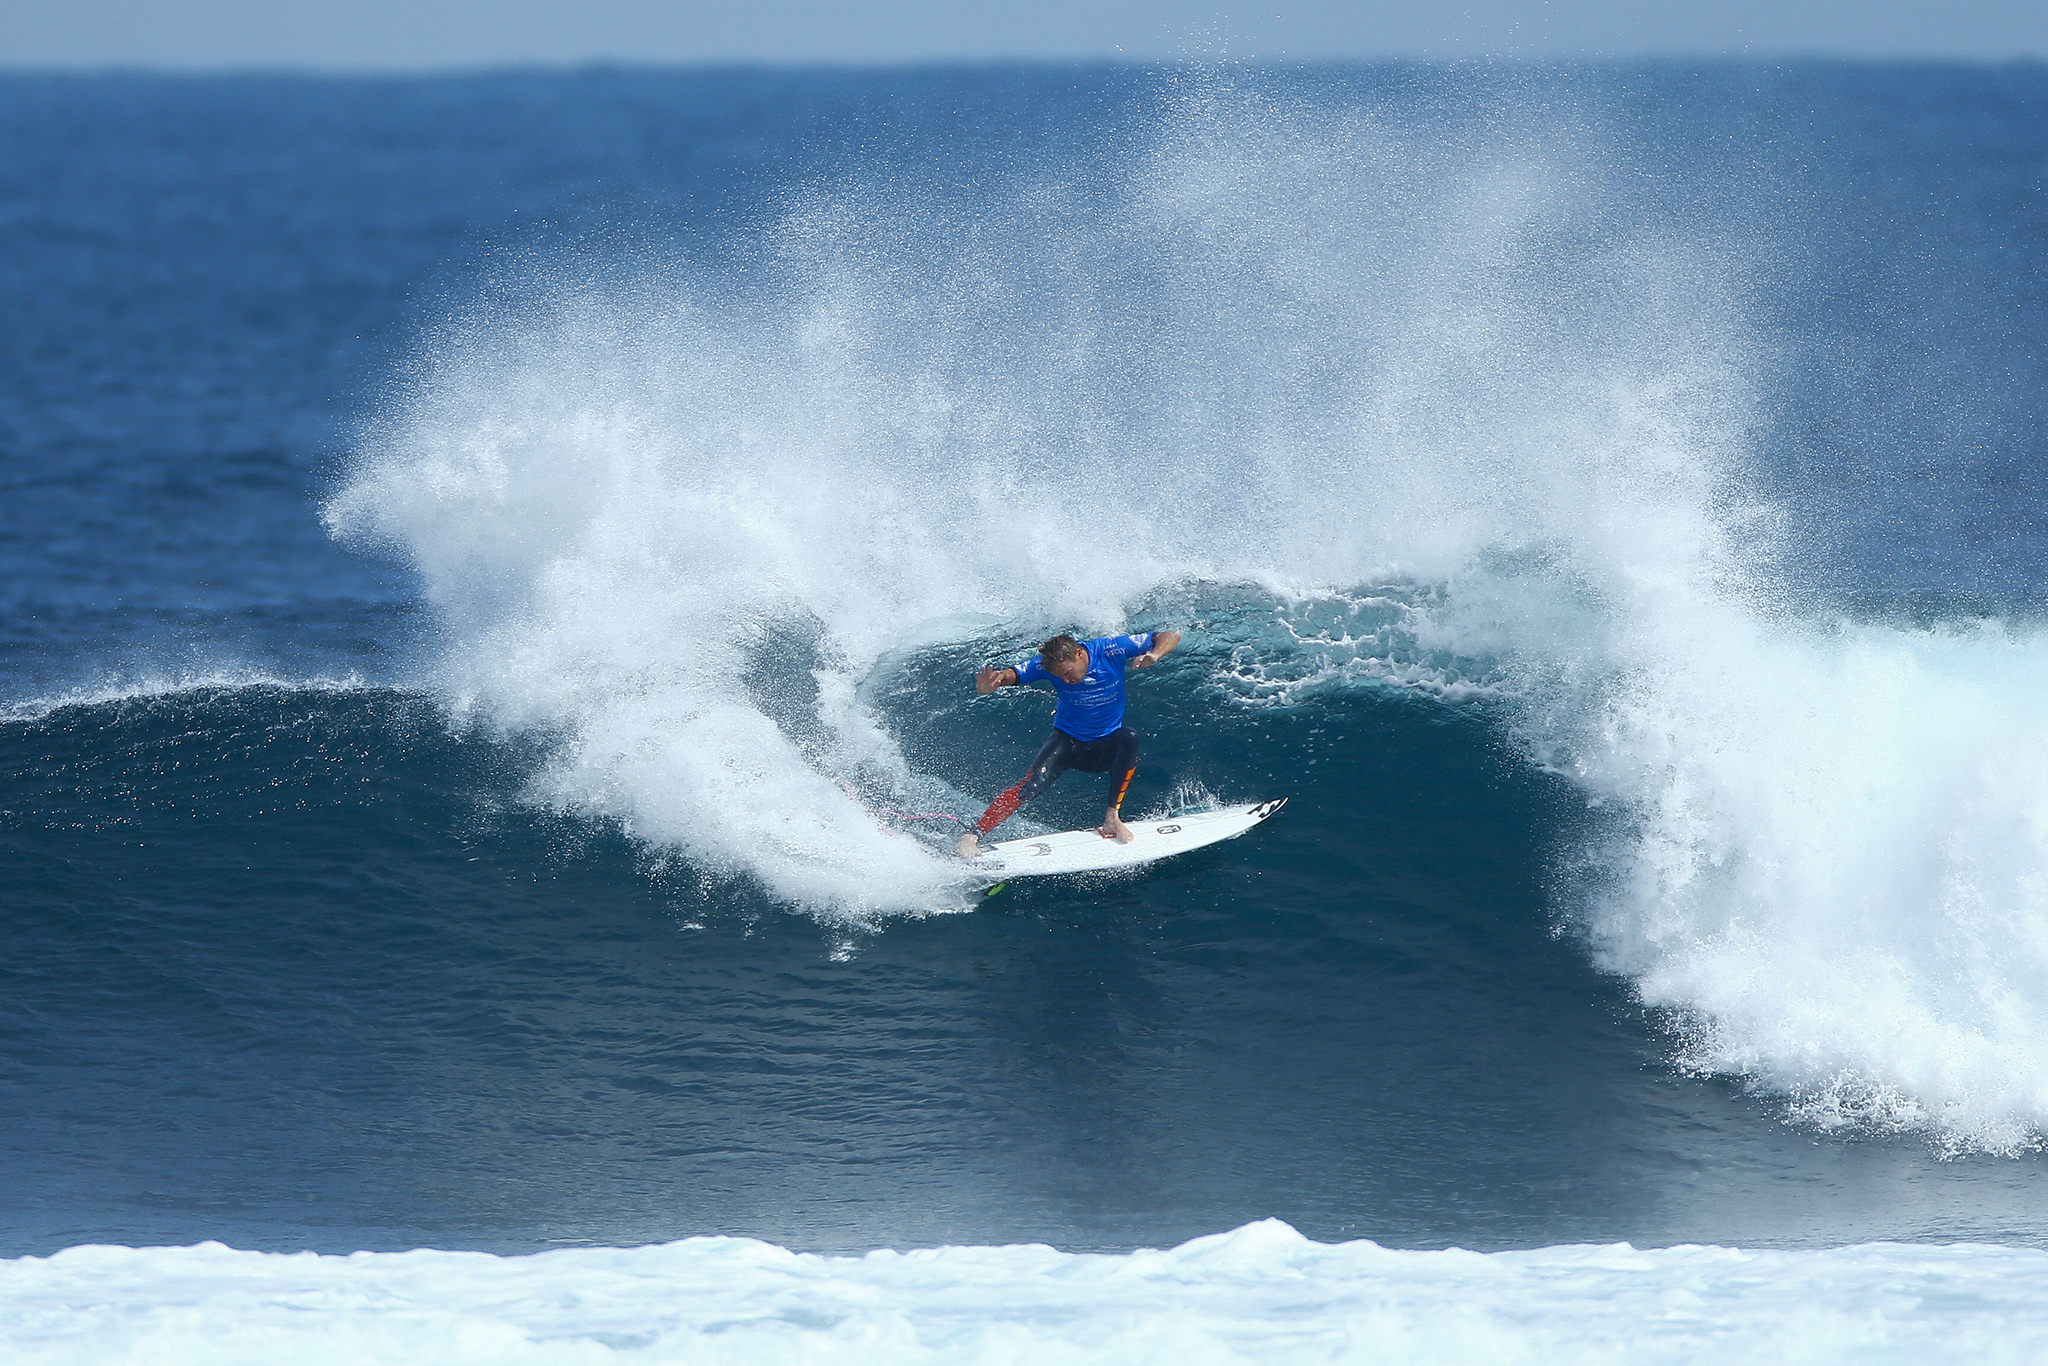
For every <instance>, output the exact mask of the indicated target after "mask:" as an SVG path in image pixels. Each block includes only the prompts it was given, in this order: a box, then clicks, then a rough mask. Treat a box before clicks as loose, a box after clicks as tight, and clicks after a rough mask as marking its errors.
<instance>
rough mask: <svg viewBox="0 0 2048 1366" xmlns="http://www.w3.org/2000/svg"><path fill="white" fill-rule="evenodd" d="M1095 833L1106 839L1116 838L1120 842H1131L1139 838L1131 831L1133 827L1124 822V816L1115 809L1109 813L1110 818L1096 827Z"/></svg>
mask: <svg viewBox="0 0 2048 1366" xmlns="http://www.w3.org/2000/svg"><path fill="white" fill-rule="evenodd" d="M1095 833H1096V834H1098V835H1100V836H1102V837H1103V838H1104V839H1106V840H1115V841H1116V842H1117V843H1118V844H1129V843H1130V842H1131V841H1132V840H1134V839H1136V838H1137V836H1136V835H1134V834H1132V833H1131V827H1130V826H1128V825H1125V824H1124V818H1123V817H1122V816H1119V815H1117V814H1116V812H1114V811H1112V812H1110V813H1109V819H1108V820H1106V821H1104V822H1103V823H1102V824H1100V825H1098V826H1096V827H1095Z"/></svg>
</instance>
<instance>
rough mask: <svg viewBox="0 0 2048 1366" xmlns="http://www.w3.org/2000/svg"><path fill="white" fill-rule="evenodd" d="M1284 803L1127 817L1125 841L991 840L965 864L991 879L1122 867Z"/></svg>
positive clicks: (1211, 839) (1192, 843)
mask: <svg viewBox="0 0 2048 1366" xmlns="http://www.w3.org/2000/svg"><path fill="white" fill-rule="evenodd" d="M1285 805H1287V799H1286V798H1285V797H1276V798H1274V799H1273V800H1272V801H1269V802H1258V803H1255V804H1252V805H1249V806H1226V807H1224V808H1223V809H1222V810H1220V811H1197V812H1194V813H1193V814H1191V815H1186V816H1174V817H1172V818H1170V819H1168V820H1163V821H1131V822H1129V825H1130V827H1131V833H1132V835H1133V836H1134V838H1133V839H1132V840H1131V842H1130V843H1129V844H1118V843H1117V842H1116V841H1115V840H1106V839H1104V838H1103V837H1102V836H1100V835H1098V834H1096V833H1095V832H1094V831H1093V830H1066V831H1062V832H1061V833H1059V834H1057V835H1042V836H1040V837H1039V838H1037V839H1025V840H1004V841H1003V842H1002V843H1001V844H991V845H990V846H989V847H988V848H986V849H984V850H982V851H981V853H980V855H979V856H978V857H977V858H975V860H974V861H973V862H972V863H971V864H969V865H968V866H969V867H970V868H972V869H973V870H974V871H975V872H977V873H979V874H981V875H983V876H985V877H987V878H989V879H990V880H991V881H1007V880H1008V879H1010V878H1013V877H1040V876H1043V875H1045V874H1048V873H1090V872H1097V871H1100V870H1101V869H1104V868H1128V867H1130V866H1132V865H1133V864H1139V863H1150V862H1152V861H1153V860H1154V859H1162V858H1171V857H1172V856H1173V855H1175V854H1185V853H1187V852H1188V851H1189V850H1190V849H1200V848H1201V847H1202V846H1203V845H1205V844H1214V843H1216V842H1217V841H1218V840H1227V839H1235V838H1236V837H1237V836H1239V835H1242V834H1243V833H1244V832H1245V831H1247V830H1249V829H1251V828H1252V827H1253V826H1255V825H1257V824H1258V823H1259V822H1260V821H1262V820H1264V819H1266V817H1268V816H1270V815H1272V814H1273V813H1274V812H1275V811H1278V810H1279V809H1280V808H1281V807H1283V806H1285Z"/></svg>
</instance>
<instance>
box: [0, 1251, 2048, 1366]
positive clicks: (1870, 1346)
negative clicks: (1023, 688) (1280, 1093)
mask: <svg viewBox="0 0 2048 1366" xmlns="http://www.w3.org/2000/svg"><path fill="white" fill-rule="evenodd" d="M0 1343H5V1344H6V1345H7V1347H8V1349H9V1359H10V1360H13V1361H17V1362H20V1363H23V1366H54V1364H55V1363H69V1362H87V1361H90V1362H94V1363H106V1362H119V1361H135V1362H144V1361H146V1362H150V1363H152V1366H180V1363H185V1362H191V1363H194V1364H195V1366H200V1364H201V1363H203V1366H240V1363H249V1364H250V1366H258V1364H259V1363H260V1366H273V1363H275V1362H277V1361H280V1360H287V1359H289V1360H293V1361H298V1362H304V1363H308V1366H318V1363H322V1362H328V1361H333V1362H347V1363H352V1364H353V1363H361V1362H369V1361H376V1362H387V1363H394V1364H395V1363H409V1362H418V1363H422V1366H429V1364H431V1366H450V1364H451V1363H521V1364H522V1366H524V1364H527V1363H530V1364H531V1366H551V1364H552V1363H594V1362H621V1363H627V1362H649V1363H652V1362H685V1361H687V1362H706V1363H728V1362H729V1363H757V1362H758V1363H795V1362H809V1363H818V1364H819V1366H825V1364H826V1363H847V1364H848V1366H851V1364H852V1363H864V1362H876V1363H890V1366H902V1363H914V1362H933V1363H938V1362H944V1363H948V1366H975V1364H976V1363H1023V1362H1031V1363H1041V1362H1072V1363H1090V1362H1100V1363H1104V1364H1105V1366H1108V1364H1109V1363H1115V1366H1143V1364H1144V1363H1160V1366H1186V1363H1191V1362H1229V1361H1252V1360H1256V1361H1267V1362H1363V1361H1372V1362H1398V1363H1407V1362H1415V1363H1425V1362H1426V1363H1444V1364H1445V1366H1454V1364H1456V1363H1467V1362H1471V1363H1480V1362H1483V1363H1487V1364H1488V1366H1494V1364H1496V1363H1503V1362H1574V1363H1578V1362H1616V1363H1619V1362H1628V1363H1641V1362H1665V1361H1668V1362H1686V1363H1697V1362H1729V1363H1735V1362H1744V1363H1747V1362H1755V1361H1799V1362H1845V1363H1846V1362H1852V1361H1853V1362H1857V1363H1866V1362H1902V1363H1903V1362H1913V1363H1922V1362H1929V1361H1956V1362H1962V1361H1969V1362H1973V1363H1975V1362H1985V1363H2000V1362H2030V1361H2034V1360H2038V1359H2039V1357H2040V1354H2041V1353H2042V1351H2043V1350H2044V1349H2048V1253H2043V1252H2041V1251H2038V1250H2034V1249H2021V1248H2000V1247H1983V1246H1952V1247H1909V1246H1904V1245H1899V1244H1872V1245H1868V1246H1863V1247H1850V1248H1841V1249H1835V1250H1828V1251H1766V1252H1760V1251H1741V1250H1737V1249H1732V1248H1718V1247H1675V1248H1665V1249H1659V1250H1638V1249H1636V1248H1632V1247H1630V1246H1628V1245H1627V1244H1625V1243H1624V1244H1616V1245H1613V1246H1607V1247H1590V1246H1589V1247H1555V1248H1544V1249H1539V1250H1535V1251H1527V1252H1500V1253H1492V1254H1483V1255H1482V1254H1479V1253H1473V1252H1462V1251H1456V1250H1451V1251H1442V1252H1423V1251H1397V1250H1394V1249H1389V1248H1382V1247H1379V1246H1377V1245H1376V1244H1374V1243H1371V1242H1367V1241H1360V1242H1351V1243H1340V1244H1322V1243H1316V1242H1312V1241H1310V1240H1308V1239H1305V1238H1303V1237H1302V1236H1301V1235H1300V1234H1298V1233H1296V1232H1295V1231H1294V1230H1293V1229H1291V1228H1289V1227H1288V1226H1287V1225H1286V1224H1284V1223H1281V1222H1279V1221H1278V1220H1265V1221H1263V1222H1260V1223H1255V1224H1248V1225H1246V1226H1245V1227H1243V1228H1240V1229H1237V1230H1235V1231H1234V1232H1230V1233H1223V1234H1216V1235H1213V1236H1210V1237H1206V1238H1197V1239H1195V1240H1194V1241H1192V1242H1189V1243H1185V1244H1183V1245H1181V1246H1180V1247H1177V1248H1172V1249H1168V1250H1141V1251H1137V1252H1131V1253H1127V1254H1122V1255H1110V1254H1075V1253H1065V1252H1059V1251H1056V1250H1054V1249H1052V1248H1050V1247H1044V1246H1036V1245H1034V1246H1017V1247H946V1248H936V1249H929V1250H920V1251H913V1252H901V1253H899V1252H890V1251H879V1252H871V1253H868V1254H867V1255H866V1256H861V1257H826V1256H816V1255H811V1254H805V1253H798V1252H792V1251H789V1250H787V1249H784V1248H781V1247H777V1246H775V1245H774V1244H772V1243H766V1242H759V1241H755V1240H753V1239H746V1238H690V1239H685V1240H683V1241H681V1242H676V1243H669V1244H665V1245H660V1246H653V1247H641V1248H628V1249H612V1248H580V1249H573V1250H564V1251H559V1252H548V1253H541V1254H538V1255H532V1256H523V1257H497V1256H491V1255H489V1254H485V1253H478V1252H434V1251H417V1252H402V1253H369V1252H358V1253H354V1254H351V1255H349V1256H316V1255H314V1254H311V1253H298V1254H291V1255H282V1254H271V1253H257V1252H242V1251H236V1250H233V1249H231V1248H227V1247H224V1246H222V1245H220V1244H218V1243H205V1244H201V1245H199V1246H197V1247H187V1248H143V1249H136V1248H123V1247H78V1248H72V1249H69V1250H67V1251H64V1252H60V1253H57V1254H55V1255H54V1256H51V1257H45V1258H35V1257H27V1258H21V1259H18V1260H15V1261H8V1262H0Z"/></svg>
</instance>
